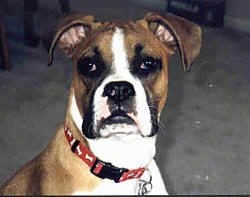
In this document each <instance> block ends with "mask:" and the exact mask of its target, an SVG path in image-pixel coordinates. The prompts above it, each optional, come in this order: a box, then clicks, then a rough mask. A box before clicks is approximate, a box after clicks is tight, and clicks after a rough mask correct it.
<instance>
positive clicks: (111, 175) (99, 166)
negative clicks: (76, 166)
mask: <svg viewBox="0 0 250 197" xmlns="http://www.w3.org/2000/svg"><path fill="white" fill-rule="evenodd" d="M90 171H91V172H92V173H93V174H95V175H96V176H97V177H99V178H102V179H104V178H108V179H111V180H114V181H115V182H116V183H118V182H120V178H121V176H122V175H123V174H124V172H127V171H128V169H126V168H117V167H115V166H113V165H112V164H111V163H108V162H104V161H101V160H99V159H97V158H96V160H95V163H94V164H93V166H92V167H91V169H90Z"/></svg>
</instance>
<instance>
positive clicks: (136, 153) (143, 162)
mask: <svg viewBox="0 0 250 197" xmlns="http://www.w3.org/2000/svg"><path fill="white" fill-rule="evenodd" d="M70 95H71V96H70V99H69V108H68V109H69V111H68V112H67V118H66V124H67V122H71V121H69V119H70V120H72V123H71V124H70V125H68V127H70V129H71V130H72V132H73V133H74V135H76V136H78V137H79V136H81V139H79V140H81V141H82V142H83V143H86V145H87V146H88V147H89V149H90V150H91V151H92V152H93V153H94V154H95V156H96V157H98V158H99V159H101V160H103V161H106V162H110V163H112V164H113V165H115V166H117V167H121V168H122V167H124V168H128V169H135V168H139V167H147V165H148V164H149V163H150V162H151V161H152V160H153V158H154V155H155V142H156V136H153V137H141V136H140V135H138V136H126V137H125V136H123V137H118V136H113V137H109V138H98V139H88V138H86V137H85V136H84V135H83V134H82V131H81V130H82V129H81V125H82V121H83V118H82V115H81V113H80V111H79V109H78V107H77V104H76V100H75V96H74V92H73V91H71V94H70ZM67 119H68V120H67Z"/></svg>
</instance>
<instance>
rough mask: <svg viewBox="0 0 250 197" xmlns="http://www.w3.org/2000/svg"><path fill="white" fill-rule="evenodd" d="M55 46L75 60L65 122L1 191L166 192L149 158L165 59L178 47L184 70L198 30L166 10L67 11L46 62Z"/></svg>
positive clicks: (164, 86)
mask: <svg viewBox="0 0 250 197" xmlns="http://www.w3.org/2000/svg"><path fill="white" fill-rule="evenodd" d="M56 45H58V46H59V47H60V48H61V49H62V51H64V53H65V54H66V55H67V56H68V57H70V58H71V59H72V61H73V80H72V85H71V88H70V91H69V102H68V107H67V112H66V117H65V121H64V123H63V124H62V125H61V126H60V128H59V129H58V130H57V132H56V134H55V136H54V137H53V139H52V140H51V142H50V143H49V144H48V146H47V147H46V148H45V150H43V151H42V152H41V153H40V154H39V155H38V156H37V157H35V158H34V159H33V160H32V161H30V162H29V163H28V164H26V165H25V166H24V167H22V168H21V169H20V170H19V171H18V172H17V173H16V174H15V175H14V176H13V177H12V178H10V179H9V180H8V181H7V182H6V183H5V184H4V185H3V186H2V187H1V189H0V194H4V195H6V194H8V195H14V194H18V195H44V194H50V195H51V194H56V195H63V194H66V195H69V194H83V195H84V194H86V195H91V194H94V195H98V194H99V195H112V194H117V195H122V194H125V195H128V194H136V195H137V194H138V195H145V194H162V195H164V194H167V191H166V188H165V184H164V182H163V179H162V177H161V174H160V171H159V169H158V167H157V165H156V163H155V160H154V156H155V143H156V137H157V132H158V129H159V119H160V113H161V111H162V109H163V107H164V104H165V101H166V98H167V92H168V61H169V58H170V56H171V55H172V54H173V53H174V52H175V51H176V50H178V51H179V54H180V58H181V62H182V64H183V68H184V70H189V68H190V65H191V63H192V62H193V60H194V59H195V58H196V56H197V55H198V54H199V51H200V47H201V29H200V27H199V26H197V25H195V24H194V23H192V22H189V21H187V20H185V19H183V18H181V17H177V16H174V15H170V14H159V13H148V14H147V15H146V16H145V17H144V18H143V19H141V20H137V21H135V22H132V21H129V22H97V21H95V20H94V18H93V17H92V16H83V15H72V16H68V17H66V18H65V19H64V20H63V21H62V22H61V23H59V25H58V27H57V31H56V33H55V36H54V39H53V41H52V44H51V47H50V50H49V64H51V63H52V60H53V51H54V49H55V47H56Z"/></svg>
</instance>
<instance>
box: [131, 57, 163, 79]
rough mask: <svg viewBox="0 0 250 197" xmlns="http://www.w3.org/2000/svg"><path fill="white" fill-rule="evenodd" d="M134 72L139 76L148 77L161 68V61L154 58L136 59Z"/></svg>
mask: <svg viewBox="0 0 250 197" xmlns="http://www.w3.org/2000/svg"><path fill="white" fill-rule="evenodd" d="M133 64H134V70H133V72H134V73H135V74H137V75H139V76H148V75H149V74H151V73H154V72H155V71H156V70H158V69H159V68H161V60H160V59H156V58H153V57H148V56H147V57H137V58H135V59H134V63H133Z"/></svg>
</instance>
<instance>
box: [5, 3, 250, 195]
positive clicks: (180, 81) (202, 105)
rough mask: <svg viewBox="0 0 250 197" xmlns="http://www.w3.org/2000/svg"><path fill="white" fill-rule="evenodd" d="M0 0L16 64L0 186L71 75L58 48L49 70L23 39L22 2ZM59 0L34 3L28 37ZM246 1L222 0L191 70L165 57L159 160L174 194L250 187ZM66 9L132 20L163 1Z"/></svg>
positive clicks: (49, 20)
mask: <svg viewBox="0 0 250 197" xmlns="http://www.w3.org/2000/svg"><path fill="white" fill-rule="evenodd" d="M1 2H2V3H0V5H1V7H0V11H1V14H2V19H3V21H4V23H5V27H6V31H7V32H6V33H7V36H8V45H9V53H10V61H11V65H12V69H11V70H10V71H9V72H8V71H6V70H0V92H1V96H0V126H1V127H0V132H1V136H0V153H1V158H0V184H1V183H3V182H4V180H6V179H7V178H8V177H9V176H10V175H11V174H12V173H13V172H14V171H16V170H17V169H18V168H19V167H20V166H21V165H23V164H24V163H26V162H27V161H28V160H30V159H32V158H33V157H34V156H35V155H37V154H38V153H39V152H40V151H41V150H42V149H43V148H44V147H45V146H46V145H47V143H48V142H49V140H50V139H51V137H52V136H53V135H54V134H55V131H56V128H57V126H58V125H59V123H61V122H63V120H64V117H65V110H66V104H67V96H68V90H69V85H70V81H71V77H72V76H71V71H72V69H71V62H70V60H68V59H67V58H65V57H64V56H63V55H62V54H61V53H59V52H56V60H55V63H54V65H53V66H52V67H47V51H46V50H45V47H44V45H43V44H41V42H40V41H39V40H38V41H39V42H37V43H36V42H35V44H34V43H33V44H34V45H33V46H30V45H29V44H30V43H27V39H26V41H25V36H26V35H25V32H24V24H23V21H24V18H25V14H24V5H23V1H21V0H9V1H7V3H8V5H6V4H4V1H1ZM58 2H59V1H57V0H43V1H42V0H40V1H38V3H39V5H38V8H37V10H36V11H35V12H34V29H33V30H34V32H33V33H34V34H31V37H32V35H33V36H34V35H35V36H34V37H32V38H35V39H34V40H36V38H37V36H40V35H42V33H43V32H47V31H48V32H49V31H50V27H51V25H53V23H54V22H55V21H56V20H57V19H58V18H59V17H61V16H62V15H63V13H62V11H61V9H60V6H59V3H58ZM249 8H250V1H245V0H238V1H235V0H226V12H225V17H224V26H222V27H216V28H215V27H209V26H203V27H202V29H203V45H202V50H201V54H200V56H199V57H198V58H197V59H196V61H195V63H194V64H193V67H192V70H191V72H188V73H184V72H183V71H182V69H181V66H180V65H179V61H178V60H177V56H174V57H173V58H172V59H171V61H170V67H169V78H170V79H169V97H168V102H167V105H166V107H165V108H164V111H163V113H162V117H161V132H160V133H159V137H158V144H157V155H156V159H157V162H158V164H159V167H160V169H161V172H162V174H163V176H164V179H165V182H166V185H167V188H168V190H169V192H170V193H171V194H247V193H250V187H249V185H250V156H249V155H250V145H249V144H250V143H249V142H250V123H249V114H250V107H249V97H250V87H249V84H250V78H249V74H250V66H249V65H250V53H249V51H250V34H249V32H250V22H249V21H250V12H249ZM70 9H71V11H73V12H82V13H85V14H92V15H95V16H96V17H97V19H101V20H113V19H123V20H128V19H138V18H141V17H143V15H144V14H145V13H147V12H148V11H155V10H161V11H165V9H166V1H164V0H139V1H138V0H127V1H117V0H107V1H97V0H91V1H89V0H74V1H73V0H72V1H70ZM26 14H27V13H26ZM38 38H39V37H38ZM36 44H37V46H35V45H36ZM2 66H3V65H2Z"/></svg>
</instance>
